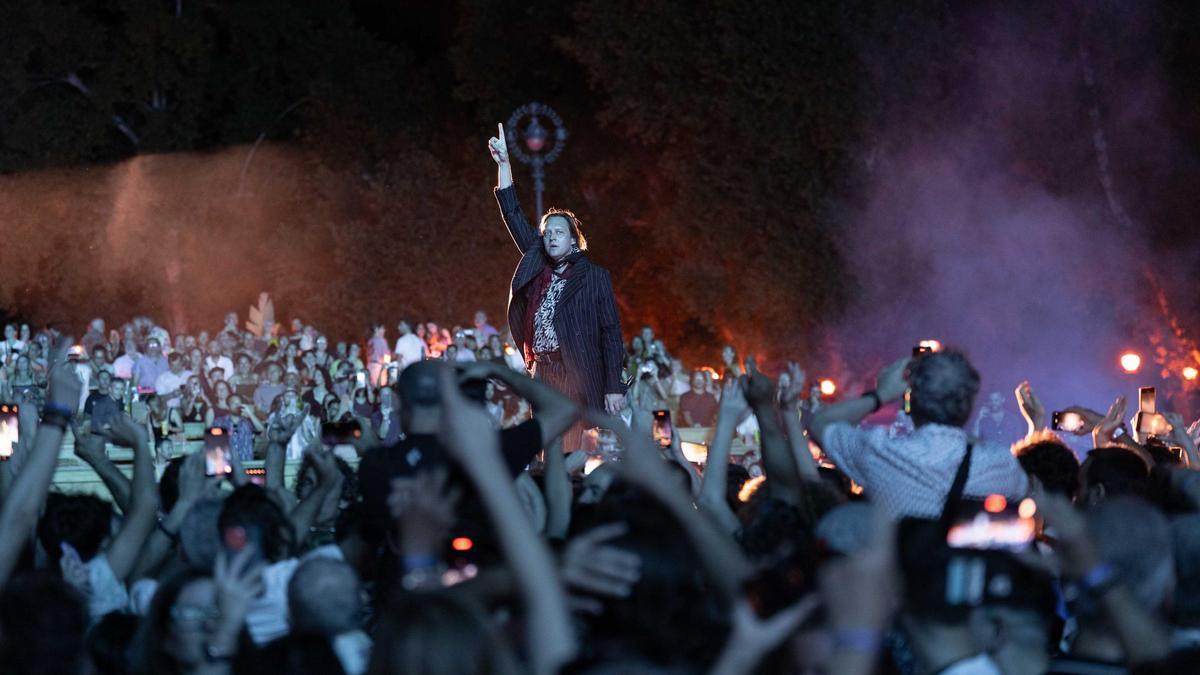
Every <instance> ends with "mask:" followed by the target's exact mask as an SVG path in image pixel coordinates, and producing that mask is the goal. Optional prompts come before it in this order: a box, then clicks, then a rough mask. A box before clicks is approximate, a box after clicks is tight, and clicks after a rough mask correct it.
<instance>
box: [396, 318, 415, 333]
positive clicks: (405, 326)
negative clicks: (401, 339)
mask: <svg viewBox="0 0 1200 675" xmlns="http://www.w3.org/2000/svg"><path fill="white" fill-rule="evenodd" d="M396 330H398V331H400V334H401V335H408V334H409V333H411V332H412V328H410V327H409V325H408V322H407V321H401V322H400V324H399V325H398V326H396Z"/></svg>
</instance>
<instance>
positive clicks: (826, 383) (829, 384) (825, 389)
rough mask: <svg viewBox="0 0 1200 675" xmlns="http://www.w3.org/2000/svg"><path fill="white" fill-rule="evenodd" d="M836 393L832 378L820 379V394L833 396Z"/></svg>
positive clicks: (835, 385)
mask: <svg viewBox="0 0 1200 675" xmlns="http://www.w3.org/2000/svg"><path fill="white" fill-rule="evenodd" d="M836 393H837V384H836V383H835V382H834V381H833V380H821V395H822V396H833V395H834V394H836Z"/></svg>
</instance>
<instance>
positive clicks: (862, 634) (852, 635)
mask: <svg viewBox="0 0 1200 675" xmlns="http://www.w3.org/2000/svg"><path fill="white" fill-rule="evenodd" d="M881 647H883V633H881V632H879V631H877V630H871V629H869V628H845V629H842V630H835V631H833V648H834V649H835V650H843V651H848V652H860V653H863V654H874V653H875V652H877V651H879V649H880V648H881Z"/></svg>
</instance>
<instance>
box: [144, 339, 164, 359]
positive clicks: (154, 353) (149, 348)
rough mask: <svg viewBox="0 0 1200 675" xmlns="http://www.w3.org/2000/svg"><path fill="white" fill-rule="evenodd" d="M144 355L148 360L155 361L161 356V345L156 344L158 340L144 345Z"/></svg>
mask: <svg viewBox="0 0 1200 675" xmlns="http://www.w3.org/2000/svg"><path fill="white" fill-rule="evenodd" d="M146 353H147V354H149V355H150V358H153V359H157V358H158V357H160V356H162V345H160V344H158V340H150V341H149V342H147V343H146Z"/></svg>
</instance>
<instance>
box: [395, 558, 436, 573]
mask: <svg viewBox="0 0 1200 675" xmlns="http://www.w3.org/2000/svg"><path fill="white" fill-rule="evenodd" d="M437 564H438V559H437V557H435V556H432V555H406V556H401V557H400V566H401V567H403V568H404V569H405V571H409V570H423V569H428V568H430V567H437Z"/></svg>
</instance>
